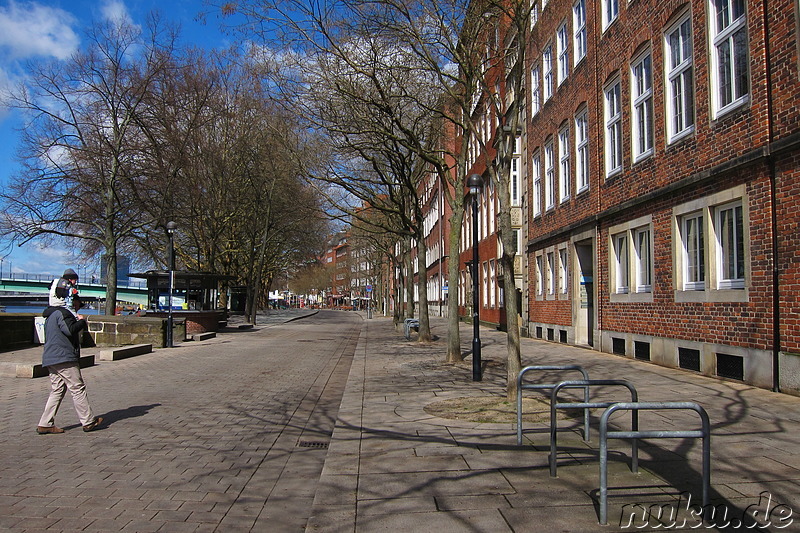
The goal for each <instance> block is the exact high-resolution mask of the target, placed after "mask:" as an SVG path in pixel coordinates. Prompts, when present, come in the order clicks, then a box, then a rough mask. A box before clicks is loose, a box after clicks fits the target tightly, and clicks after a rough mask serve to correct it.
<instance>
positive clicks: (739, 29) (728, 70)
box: [708, 0, 750, 118]
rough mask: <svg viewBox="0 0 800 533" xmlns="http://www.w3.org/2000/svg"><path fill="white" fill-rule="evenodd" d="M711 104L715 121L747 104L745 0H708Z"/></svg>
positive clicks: (748, 79) (748, 80)
mask: <svg viewBox="0 0 800 533" xmlns="http://www.w3.org/2000/svg"><path fill="white" fill-rule="evenodd" d="M708 18H709V22H710V34H709V38H710V40H711V68H710V71H711V85H712V88H711V101H712V109H713V112H714V118H716V117H718V116H720V115H723V114H724V113H726V112H728V111H730V110H731V109H734V108H736V107H738V106H740V105H742V104H744V103H745V102H746V101H747V98H748V94H749V91H750V75H749V72H748V62H749V61H748V48H747V47H748V44H747V17H746V16H745V1H744V0H709V17H708Z"/></svg>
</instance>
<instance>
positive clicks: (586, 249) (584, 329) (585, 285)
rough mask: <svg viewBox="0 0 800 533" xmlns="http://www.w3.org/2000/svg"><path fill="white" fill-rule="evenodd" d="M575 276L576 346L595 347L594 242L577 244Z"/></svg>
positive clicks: (587, 241)
mask: <svg viewBox="0 0 800 533" xmlns="http://www.w3.org/2000/svg"><path fill="white" fill-rule="evenodd" d="M575 257H576V258H577V261H575V262H574V265H575V267H574V268H575V272H574V274H575V276H574V278H573V279H575V280H577V287H576V288H577V291H576V292H575V293H573V294H575V297H574V298H573V302H572V303H573V305H572V309H573V317H574V318H573V323H574V324H575V344H582V345H585V346H594V241H593V240H592V239H587V240H585V241H579V242H576V243H575Z"/></svg>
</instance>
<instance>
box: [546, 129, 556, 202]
mask: <svg viewBox="0 0 800 533" xmlns="http://www.w3.org/2000/svg"><path fill="white" fill-rule="evenodd" d="M544 194H545V209H552V208H554V207H555V205H556V169H555V155H554V154H553V140H552V139H550V140H549V141H547V144H545V145H544Z"/></svg>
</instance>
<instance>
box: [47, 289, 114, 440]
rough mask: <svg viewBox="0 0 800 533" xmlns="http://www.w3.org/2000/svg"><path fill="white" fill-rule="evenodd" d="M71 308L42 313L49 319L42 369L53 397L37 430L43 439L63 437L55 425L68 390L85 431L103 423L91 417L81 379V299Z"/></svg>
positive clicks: (83, 321)
mask: <svg viewBox="0 0 800 533" xmlns="http://www.w3.org/2000/svg"><path fill="white" fill-rule="evenodd" d="M72 306H73V307H72V309H70V308H68V307H65V306H64V305H51V306H49V307H48V308H47V309H45V310H44V313H42V316H44V317H45V319H46V320H45V323H44V335H45V341H44V351H43V352H42V366H44V367H46V368H47V371H48V372H49V374H50V396H49V397H48V398H47V403H46V404H45V407H44V412H43V413H42V417H41V419H40V420H39V425H38V426H37V427H36V432H37V433H39V434H40V435H47V434H54V433H64V430H63V429H61V428H59V427H57V426H56V425H55V418H56V413H57V412H58V408H59V407H60V406H61V400H63V399H64V394H65V393H66V392H67V390H68V389H69V391H70V393H71V394H72V403H73V404H74V406H75V411H76V412H77V413H78V419H79V420H80V422H81V425H82V426H83V430H84V431H93V430H95V429H97V428H98V427H99V426H100V424H101V423H102V422H103V419H102V418H101V417H97V416H94V413H92V408H91V406H90V405H89V399H88V397H87V395H86V384H85V383H84V382H83V376H82V375H81V367H80V355H81V333H82V332H83V330H84V329H86V319H85V318H84V316H83V315H81V314H78V311H79V310H80V308H81V306H82V302H81V299H80V296H79V295H77V294H75V295H73V296H72Z"/></svg>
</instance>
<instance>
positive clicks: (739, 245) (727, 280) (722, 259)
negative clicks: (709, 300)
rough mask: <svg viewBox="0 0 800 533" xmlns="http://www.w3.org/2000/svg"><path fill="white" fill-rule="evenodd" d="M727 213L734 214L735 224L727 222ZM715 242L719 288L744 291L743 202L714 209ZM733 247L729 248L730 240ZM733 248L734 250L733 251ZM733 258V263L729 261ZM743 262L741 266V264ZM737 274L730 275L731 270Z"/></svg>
mask: <svg viewBox="0 0 800 533" xmlns="http://www.w3.org/2000/svg"><path fill="white" fill-rule="evenodd" d="M726 213H732V214H733V217H734V218H733V224H732V225H729V224H726V222H727V221H728V220H730V219H728V218H724V217H725V214H726ZM714 237H715V239H714V242H715V245H716V246H715V248H716V254H717V288H719V289H743V288H744V283H745V278H746V273H745V272H746V269H745V263H746V258H745V252H744V251H745V240H744V208H743V206H742V202H741V201H736V202H731V203H729V204H725V205H721V206H718V207H715V208H714ZM726 237H729V238H730V239H731V240H732V241H733V243H732V244H733V245H732V246H729V244H730V243H731V241H730V240H728V239H726ZM731 248H732V249H731ZM730 258H732V261H730V260H729V259H730ZM740 262H741V266H740V264H739V263H740ZM731 267H732V268H733V269H734V270H735V272H734V273H733V275H730V272H729V270H730V268H731Z"/></svg>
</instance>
